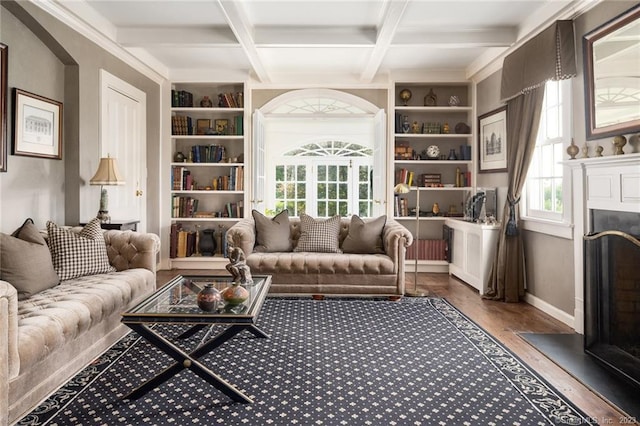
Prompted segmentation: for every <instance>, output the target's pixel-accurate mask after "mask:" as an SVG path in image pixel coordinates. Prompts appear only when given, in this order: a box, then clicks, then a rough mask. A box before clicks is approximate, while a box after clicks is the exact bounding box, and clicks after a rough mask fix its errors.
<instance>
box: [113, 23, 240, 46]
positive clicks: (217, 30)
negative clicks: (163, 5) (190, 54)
mask: <svg viewBox="0 0 640 426" xmlns="http://www.w3.org/2000/svg"><path fill="white" fill-rule="evenodd" d="M117 41H118V43H119V44H121V45H122V46H126V47H150V46H180V47H203V46H206V47H236V46H238V40H236V37H235V36H234V35H233V32H232V31H231V30H230V29H229V28H228V27H144V28H131V27H129V28H119V29H118V35H117Z"/></svg>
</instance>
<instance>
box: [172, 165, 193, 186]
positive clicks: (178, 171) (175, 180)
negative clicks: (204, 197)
mask: <svg viewBox="0 0 640 426" xmlns="http://www.w3.org/2000/svg"><path fill="white" fill-rule="evenodd" d="M194 187H195V182H194V181H193V179H192V177H191V172H190V171H189V169H187V168H186V167H183V166H174V167H172V168H171V188H173V190H174V191H191V190H193V189H194Z"/></svg>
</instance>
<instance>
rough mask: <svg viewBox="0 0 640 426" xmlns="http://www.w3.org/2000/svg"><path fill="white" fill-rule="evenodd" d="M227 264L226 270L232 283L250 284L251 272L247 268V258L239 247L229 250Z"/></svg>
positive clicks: (251, 280) (251, 279)
mask: <svg viewBox="0 0 640 426" xmlns="http://www.w3.org/2000/svg"><path fill="white" fill-rule="evenodd" d="M228 257H229V263H228V264H227V266H226V268H227V271H229V273H230V274H231V276H232V277H233V282H234V283H240V284H252V283H253V278H252V277H251V270H250V269H249V266H247V258H246V256H245V254H244V251H243V250H242V249H241V248H240V247H231V248H230V249H229V256H228Z"/></svg>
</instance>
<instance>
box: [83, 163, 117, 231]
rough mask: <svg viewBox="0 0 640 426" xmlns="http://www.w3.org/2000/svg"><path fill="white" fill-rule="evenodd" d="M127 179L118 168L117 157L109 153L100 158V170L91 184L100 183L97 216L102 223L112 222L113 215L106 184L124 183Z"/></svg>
mask: <svg viewBox="0 0 640 426" xmlns="http://www.w3.org/2000/svg"><path fill="white" fill-rule="evenodd" d="M124 184H125V181H124V179H123V178H122V175H121V174H120V171H119V170H118V163H117V162H116V159H115V158H113V157H111V156H109V155H107V157H106V158H105V157H103V158H101V159H100V164H98V170H97V171H96V174H95V175H94V176H93V177H92V178H91V180H90V181H89V185H100V208H99V210H98V215H97V216H96V217H97V218H98V219H100V222H102V223H110V222H111V216H109V207H108V204H109V196H108V194H107V189H106V188H104V186H106V185H124Z"/></svg>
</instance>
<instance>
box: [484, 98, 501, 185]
mask: <svg viewBox="0 0 640 426" xmlns="http://www.w3.org/2000/svg"><path fill="white" fill-rule="evenodd" d="M478 158H479V159H480V168H479V171H480V173H493V172H506V171H507V107H506V105H505V106H503V107H500V108H498V109H495V110H493V111H491V112H488V113H486V114H483V115H481V116H479V117H478Z"/></svg>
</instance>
